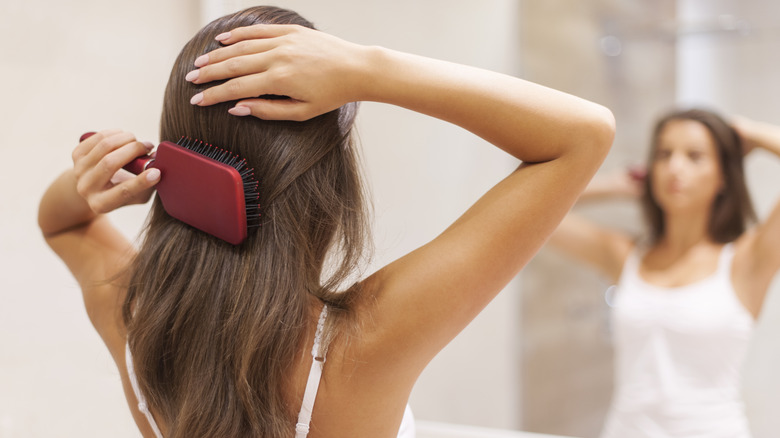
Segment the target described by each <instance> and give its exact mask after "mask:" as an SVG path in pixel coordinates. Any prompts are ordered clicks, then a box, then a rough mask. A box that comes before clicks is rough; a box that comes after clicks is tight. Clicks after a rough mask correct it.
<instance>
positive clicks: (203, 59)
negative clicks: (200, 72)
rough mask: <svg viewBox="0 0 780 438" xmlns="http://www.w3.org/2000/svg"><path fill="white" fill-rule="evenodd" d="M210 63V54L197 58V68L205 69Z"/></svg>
mask: <svg viewBox="0 0 780 438" xmlns="http://www.w3.org/2000/svg"><path fill="white" fill-rule="evenodd" d="M208 63H209V54H208V53H207V54H205V55H200V56H198V57H197V58H195V63H194V64H195V67H198V68H200V67H203V66H204V65H206V64H208Z"/></svg>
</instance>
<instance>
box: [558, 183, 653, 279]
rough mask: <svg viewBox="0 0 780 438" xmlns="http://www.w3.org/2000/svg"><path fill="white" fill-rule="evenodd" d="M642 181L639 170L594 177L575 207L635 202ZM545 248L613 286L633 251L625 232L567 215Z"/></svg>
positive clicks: (573, 214) (640, 189)
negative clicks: (594, 203)
mask: <svg viewBox="0 0 780 438" xmlns="http://www.w3.org/2000/svg"><path fill="white" fill-rule="evenodd" d="M643 179H644V172H643V171H641V170H639V169H621V170H618V171H613V172H610V173H606V174H600V175H597V176H596V177H594V178H593V180H591V182H590V184H588V186H587V188H586V189H585V191H584V192H582V195H581V196H580V198H579V200H578V201H577V203H578V204H580V203H589V202H594V201H602V200H605V201H606V200H618V199H626V200H637V199H638V198H639V196H640V195H641V193H642V181H643ZM549 245H550V246H551V247H552V248H554V249H555V250H557V251H560V252H562V253H564V254H566V255H568V256H569V257H571V258H573V259H575V260H576V261H578V262H580V263H582V264H585V265H587V266H589V267H591V268H593V269H595V270H597V271H598V272H599V273H601V274H602V275H604V276H605V277H607V278H608V279H609V280H611V281H613V282H617V280H618V279H619V278H620V273H621V271H622V270H623V262H624V261H625V259H626V257H627V256H628V253H629V251H630V250H631V248H632V247H633V239H632V238H631V236H629V235H627V234H626V233H625V232H622V231H619V230H614V229H610V228H607V227H604V226H600V225H597V224H595V223H593V222H591V221H589V220H587V219H585V218H583V217H581V216H579V215H577V214H576V213H570V214H568V215H567V216H566V217H565V218H564V219H563V221H561V224H560V225H559V226H558V228H556V229H555V231H554V232H553V233H552V236H551V237H550V242H549Z"/></svg>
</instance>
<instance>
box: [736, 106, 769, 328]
mask: <svg viewBox="0 0 780 438" xmlns="http://www.w3.org/2000/svg"><path fill="white" fill-rule="evenodd" d="M733 126H734V128H735V129H736V130H737V132H738V133H739V135H740V137H742V143H743V148H744V150H745V153H746V154H747V153H750V152H751V151H753V150H756V149H763V150H765V151H767V152H769V153H771V154H773V155H775V156H777V157H780V126H777V125H772V124H769V123H764V122H758V121H755V120H750V119H747V118H743V117H737V118H736V119H735V120H734V122H733ZM738 244H739V245H738V248H737V250H738V253H737V256H740V255H741V254H744V264H743V266H745V267H746V269H745V270H744V271H743V272H746V275H745V277H746V278H749V279H750V281H749V283H750V286H749V287H747V290H748V291H749V293H748V296H747V297H746V298H747V303H746V304H747V306H748V308H749V310H750V311H751V312H752V313H753V315H754V316H758V314H759V313H760V312H761V308H762V306H763V303H764V298H765V296H766V292H767V290H768V288H769V284H770V283H771V281H772V279H773V278H774V276H775V274H776V273H777V271H778V269H780V202H778V203H776V204H775V206H774V208H772V210H771V212H770V213H769V216H767V218H766V219H765V220H764V221H763V222H761V223H759V224H758V226H757V227H756V228H755V229H754V230H753V231H752V232H748V233H746V234H745V235H744V236H743V237H742V238H740V241H739V242H738Z"/></svg>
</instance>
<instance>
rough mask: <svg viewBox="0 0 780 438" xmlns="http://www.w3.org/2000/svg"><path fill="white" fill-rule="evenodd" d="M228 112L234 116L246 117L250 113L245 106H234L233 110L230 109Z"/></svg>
mask: <svg viewBox="0 0 780 438" xmlns="http://www.w3.org/2000/svg"><path fill="white" fill-rule="evenodd" d="M228 112H229V113H230V114H233V115H234V116H248V115H249V114H251V113H252V110H250V109H249V107H245V106H234V107H233V108H230V109H229V110H228Z"/></svg>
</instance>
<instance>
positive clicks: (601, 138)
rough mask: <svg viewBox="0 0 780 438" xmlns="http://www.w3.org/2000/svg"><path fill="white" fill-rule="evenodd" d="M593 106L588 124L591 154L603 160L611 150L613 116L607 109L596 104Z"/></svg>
mask: <svg viewBox="0 0 780 438" xmlns="http://www.w3.org/2000/svg"><path fill="white" fill-rule="evenodd" d="M593 105H594V110H593V113H592V116H591V118H590V123H589V131H590V132H589V137H590V138H591V139H592V143H591V147H592V148H593V153H594V154H595V155H598V156H600V157H601V160H603V159H604V157H606V156H607V153H609V150H610V148H612V142H613V141H614V139H615V129H616V126H615V116H614V115H613V114H612V111H610V110H609V108H607V107H605V106H602V105H598V104H593ZM601 160H599V162H601Z"/></svg>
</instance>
